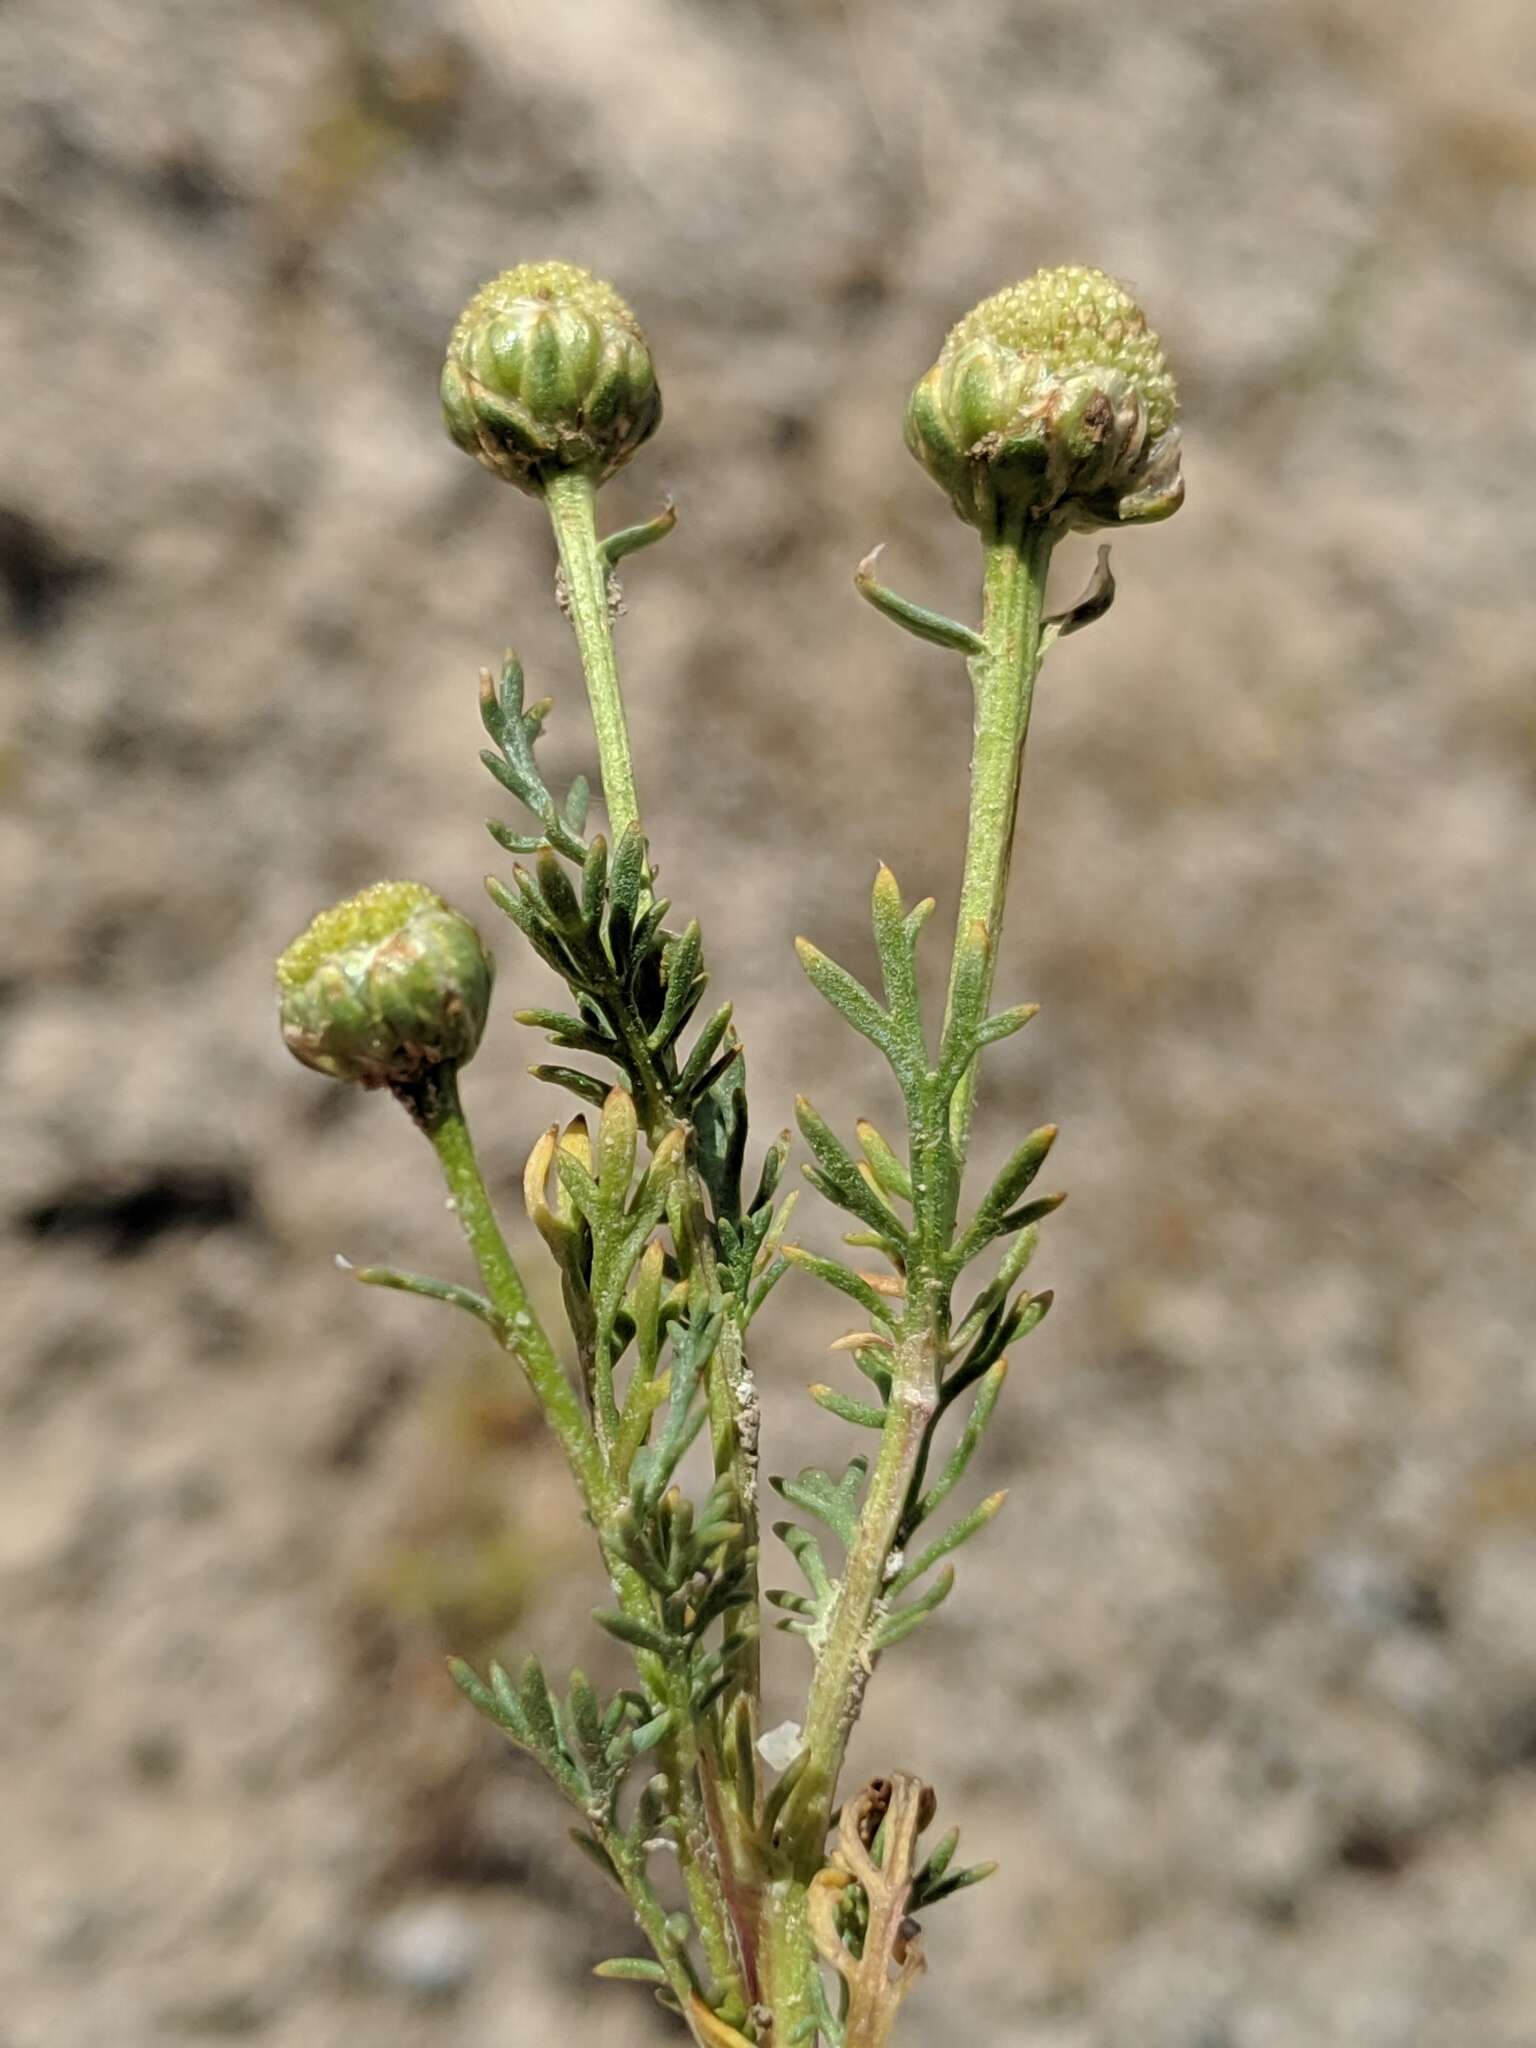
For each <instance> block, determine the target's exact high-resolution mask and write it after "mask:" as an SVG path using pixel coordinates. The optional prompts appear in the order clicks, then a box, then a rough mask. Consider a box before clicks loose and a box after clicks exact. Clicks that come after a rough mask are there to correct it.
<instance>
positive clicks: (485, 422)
mask: <svg viewBox="0 0 1536 2048" xmlns="http://www.w3.org/2000/svg"><path fill="white" fill-rule="evenodd" d="M442 397H443V418H444V420H445V421H446V422H447V426H448V432H449V433H450V434H451V435H452V437H453V439H454V440H455V441H456V442H457V443H458V445H459V447H461V448H462V449H464V451H465V452H466V453H467V454H469V455H473V456H474V458H475V460H476V461H477V462H482V463H484V465H485V467H486V468H487V469H489V470H492V471H493V472H494V473H495V474H496V475H497V476H499V477H504V478H505V479H506V481H507V482H508V483H513V484H516V485H517V486H518V487H519V488H520V489H521V490H525V491H532V492H540V491H542V490H543V489H544V488H545V486H546V484H547V483H548V482H549V480H550V478H551V477H553V476H555V475H558V474H559V473H560V472H561V471H564V470H578V471H581V472H583V473H584V474H586V475H587V476H589V477H591V478H592V480H593V481H594V482H596V483H601V482H602V480H603V479H604V478H605V477H609V476H612V474H613V472H614V471H615V470H616V469H618V468H619V467H620V466H621V465H622V464H623V463H625V462H627V461H628V460H629V458H630V456H631V455H633V454H634V452H635V450H636V449H637V448H638V447H639V446H640V444H641V442H642V441H644V440H645V439H646V437H647V436H648V435H650V434H652V433H654V432H655V429H656V425H657V423H658V421H659V420H660V418H661V393H660V391H659V390H658V389H657V385H656V372H655V369H654V367H653V366H652V363H651V354H650V350H649V349H648V348H647V347H646V343H645V336H644V335H643V334H642V333H641V331H640V326H639V323H638V322H637V320H636V319H635V316H634V314H633V313H632V312H631V311H630V310H629V307H628V306H627V305H626V304H625V303H624V301H623V300H622V299H621V298H620V297H619V295H618V293H617V292H616V291H615V290H614V289H613V287H612V285H609V284H604V283H603V281H602V279H601V278H596V277H593V276H592V274H591V272H590V271H586V270H581V269H578V268H577V267H576V265H574V264H571V263H523V264H520V265H519V266H518V267H517V269H515V270H507V271H503V272H502V274H501V276H500V277H497V278H493V279H492V280H491V282H490V283H489V284H487V285H483V286H482V287H481V289H480V290H479V291H478V292H476V294H475V296H474V297H473V298H472V299H471V300H470V302H469V304H468V305H467V306H466V307H465V308H464V311H463V312H462V313H461V314H460V316H459V321H458V325H457V326H456V327H455V328H454V330H453V337H452V339H451V340H450V341H449V344H448V360H447V362H446V363H445V364H444V365H443V381H442Z"/></svg>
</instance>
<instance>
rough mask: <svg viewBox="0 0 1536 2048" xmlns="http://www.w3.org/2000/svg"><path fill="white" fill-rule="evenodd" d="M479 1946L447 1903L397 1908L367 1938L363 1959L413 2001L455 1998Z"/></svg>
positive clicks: (472, 1929)
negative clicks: (365, 1956)
mask: <svg viewBox="0 0 1536 2048" xmlns="http://www.w3.org/2000/svg"><path fill="white" fill-rule="evenodd" d="M483 1946H484V1943H483V1941H482V1938H481V1935H480V1931H479V1929H478V1928H477V1927H476V1926H475V1925H474V1923H473V1922H472V1921H471V1920H470V1919H469V1917H468V1916H467V1915H466V1914H465V1913H463V1912H461V1911H460V1909H459V1908H458V1907H457V1906H455V1905H454V1904H453V1903H452V1902H451V1901H450V1900H447V1899H425V1900H417V1901H415V1902H413V1903H412V1904H409V1905H404V1906H397V1907H396V1908H395V1910H394V1911H393V1912H392V1913H387V1914H386V1915H385V1916H384V1918H383V1919H382V1920H380V1921H379V1922H378V1923H377V1924H376V1926H375V1927H374V1929H373V1931H372V1933H371V1934H370V1936H369V1938H368V1944H367V1950H366V1955H367V1961H368V1964H369V1967H370V1968H371V1969H372V1970H373V1971H374V1973H375V1974H376V1975H377V1976H378V1977H380V1978H382V1979H383V1980H384V1981H385V1982H386V1983H388V1984H393V1985H394V1986H396V1987H397V1988H398V1989H399V1990H401V1991H405V1992H409V1994H410V1995H411V1996H412V1997H413V1998H419V1999H422V2000H424V2001H430V2002H433V2003H435V2002H438V2001H446V2000H449V1999H454V1998H457V1997H458V1996H459V1995H460V1994H461V1993H462V1992H463V1990H464V1989H465V1987H466V1986H467V1985H468V1983H469V1980H470V1978H471V1977H472V1976H473V1975H474V1972H475V1966H476V1964H477V1963H478V1962H479V1960H480V1954H481V1950H482V1948H483Z"/></svg>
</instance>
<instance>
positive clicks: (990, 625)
mask: <svg viewBox="0 0 1536 2048" xmlns="http://www.w3.org/2000/svg"><path fill="white" fill-rule="evenodd" d="M1058 537H1059V533H1058V529H1057V528H1055V527H1053V526H1049V525H1045V524H1034V525H1028V526H1026V525H1025V524H1024V522H1023V520H1022V519H1021V518H1016V519H1014V520H1013V521H1011V522H1009V523H1007V524H1005V525H1004V526H1003V528H1002V529H1001V530H1000V532H999V533H998V535H997V538H996V539H995V540H991V541H989V542H988V543H987V556H986V576H985V582H984V585H983V589H984V609H983V614H982V626H981V634H982V638H983V639H984V640H985V641H986V643H987V644H986V652H985V653H984V654H978V655H976V656H975V657H974V659H973V660H972V661H971V663H970V670H971V686H972V689H973V690H974V692H975V698H976V739H975V747H974V751H973V753H972V756H971V813H970V824H969V828H968V830H967V834H966V845H965V877H964V880H963V882H962V883H961V888H960V915H959V920H958V923H957V927H956V933H955V939H956V944H955V960H954V966H953V967H952V968H951V970H950V980H949V1001H948V1005H947V1008H946V1011H945V1016H944V1029H945V1034H946V1036H947V1035H948V1034H949V1032H950V1031H951V1030H952V1029H953V1028H954V1027H955V1026H956V1025H960V1026H965V1025H975V1024H979V1023H980V1022H981V1019H982V1017H983V1016H984V1015H985V1014H986V1008H987V1004H988V1002H989V1000H990V998H991V994H992V980H993V975H994V972H995V969H996V962H997V948H998V941H999V939H1000V938H1001V936H1002V928H1003V906H1004V904H1005V902H1006V901H1007V896H1008V875H1009V869H1010V866H1011V863H1012V857H1013V835H1014V828H1015V826H1016V824H1017V822H1018V813H1019V781H1020V775H1021V772H1022V769H1023V764H1024V742H1025V739H1026V737H1027V736H1028V733H1029V713H1030V707H1031V705H1032V704H1033V702H1034V694H1035V677H1036V676H1037V674H1038V673H1039V669H1040V627H1041V622H1042V619H1043V617H1044V611H1045V578H1046V571H1047V569H1048V568H1049V566H1050V559H1051V550H1052V548H1053V547H1054V546H1055V544H1056V541H1057V539H1058ZM978 924H979V925H981V926H982V927H983V928H984V929H985V931H986V935H987V951H986V967H985V971H984V973H983V975H982V977H981V979H980V982H979V984H971V985H970V1002H971V1006H972V1008H973V1010H974V1014H973V1015H970V1016H967V1017H963V1018H962V1017H957V1015H956V1008H957V1003H958V1001H959V999H960V986H961V972H960V958H961V942H962V941H963V940H964V939H965V937H966V935H967V934H968V933H970V932H971V931H972V930H973V929H974V928H975V926H976V925H978ZM975 1104H976V1062H975V1061H974V1060H973V1061H972V1062H971V1064H970V1066H969V1067H968V1068H967V1069H966V1073H965V1076H964V1078H963V1079H962V1080H961V1083H960V1085H959V1087H958V1088H957V1089H956V1090H955V1095H954V1100H953V1102H952V1103H951V1105H950V1113H949V1123H950V1133H951V1136H952V1138H953V1140H954V1146H955V1155H956V1162H957V1167H963V1166H964V1164H965V1155H966V1148H967V1146H968V1144H969V1141H970V1133H971V1116H972V1113H973V1111H974V1109H975Z"/></svg>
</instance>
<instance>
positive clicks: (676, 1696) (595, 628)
mask: <svg viewBox="0 0 1536 2048" xmlns="http://www.w3.org/2000/svg"><path fill="white" fill-rule="evenodd" d="M544 498H545V504H546V506H547V507H548V511H549V519H550V524H551V526H552V527H553V529H554V535H555V544H556V546H557V548H558V549H559V554H560V570H561V577H562V580H563V583H564V587H565V601H566V605H567V608H568V610H569V614H570V620H571V625H572V627H573V629H574V631H575V634H576V644H577V647H578V648H579V650H580V654H581V667H582V673H583V675H584V677H585V679H586V686H587V701H588V704H589V705H590V707H591V712H592V726H593V731H594V733H595V735H596V738H597V751H598V762H599V766H600V769H601V773H602V783H603V801H604V804H605V806H606V808H607V812H608V823H609V829H610V832H611V834H612V837H613V839H614V841H615V842H617V841H618V840H619V839H620V838H621V837H622V835H623V834H624V832H625V831H627V830H628V829H629V827H631V826H635V827H637V828H638V827H639V825H640V798H639V792H638V790H637V788H636V784H635V769H634V757H633V753H632V750H631V746H630V738H629V724H628V721H627V719H626V717H625V713H624V699H623V695H622V693H621V691H620V688H619V672H618V662H617V660H616V658H615V654H614V647H613V624H612V618H611V616H610V612H609V605H608V570H609V558H608V557H607V555H605V553H604V551H603V548H602V545H601V543H600V542H599V540H598V537H597V491H596V486H595V484H594V483H593V481H592V479H591V478H590V477H589V476H585V475H583V474H581V473H580V472H579V471H574V470H571V471H566V472H564V473H562V474H560V475H558V476H556V477H554V478H552V479H551V480H550V482H549V483H548V484H547V485H546V486H545V492H544ZM635 1038H636V1049H637V1051H638V1052H639V1053H640V1054H641V1055H642V1065H641V1068H640V1072H641V1074H642V1076H643V1077H644V1078H645V1080H646V1082H647V1087H646V1089H645V1091H644V1092H645V1093H646V1094H647V1095H648V1096H649V1098H650V1099H649V1100H648V1101H647V1102H646V1103H644V1104H643V1105H642V1108H643V1110H644V1113H645V1121H646V1126H647V1136H648V1137H649V1138H650V1140H651V1143H652V1144H653V1145H654V1144H656V1143H657V1142H658V1140H659V1139H660V1138H661V1136H663V1135H664V1133H663V1131H662V1129H661V1128H660V1123H661V1120H662V1117H663V1116H664V1117H665V1119H666V1122H667V1124H668V1126H669V1127H670V1125H671V1123H672V1122H674V1121H675V1118H674V1116H673V1112H672V1109H671V1105H670V1104H669V1103H668V1102H667V1101H666V1099H665V1088H664V1085H663V1084H662V1083H661V1081H660V1079H659V1077H657V1078H656V1079H655V1081H654V1085H652V1081H651V1077H652V1071H653V1066H652V1062H651V1060H650V1058H649V1053H648V1049H647V1048H646V1047H645V1034H644V1030H643V1027H641V1026H640V1025H639V1021H638V1019H636V1020H635ZM687 1192H688V1208H689V1211H690V1224H691V1230H690V1235H692V1236H693V1237H694V1240H695V1248H696V1251H697V1255H698V1262H699V1266H700V1269H701V1270H700V1271H699V1273H698V1275H697V1279H698V1281H699V1283H700V1291H701V1293H703V1294H704V1295H707V1296H709V1297H711V1298H713V1297H714V1296H715V1295H717V1294H718V1292H719V1280H718V1276H717V1270H716V1260H715V1250H714V1242H713V1236H712V1231H711V1226H710V1224H709V1220H708V1215H707V1211H706V1207H705V1198H704V1188H703V1182H702V1180H701V1179H700V1176H699V1173H698V1170H697V1167H696V1166H694V1165H693V1164H692V1162H691V1160H690V1164H689V1168H688V1190H687ZM682 1249H683V1248H682V1247H679V1250H680V1251H681V1250H682ZM728 1327H730V1328H731V1329H732V1331H733V1334H734V1338H735V1343H734V1347H733V1346H731V1345H729V1344H726V1343H722V1344H721V1345H720V1346H718V1347H717V1350H716V1355H715V1356H714V1358H712V1359H711V1361H710V1365H709V1379H708V1393H709V1404H710V1416H711V1433H712V1435H713V1437H714V1441H715V1448H716V1467H717V1470H724V1469H726V1468H727V1467H729V1468H730V1469H732V1471H733V1473H734V1476H735V1479H736V1487H737V1493H738V1495H739V1497H740V1500H741V1504H742V1512H743V1515H744V1516H745V1517H746V1519H747V1521H748V1523H749V1525H751V1526H750V1527H749V1534H748V1541H749V1542H752V1543H755V1540H756V1539H755V1534H754V1533H753V1531H755V1507H756V1466H755V1460H754V1458H753V1455H752V1451H753V1446H752V1444H751V1443H750V1442H749V1441H748V1434H749V1432H748V1429H747V1428H746V1427H745V1426H744V1424H745V1423H746V1411H745V1410H744V1409H743V1407H742V1403H741V1397H740V1394H739V1390H738V1386H737V1384H736V1382H737V1380H738V1379H740V1380H742V1381H743V1382H744V1381H745V1366H744V1364H743V1363H740V1362H739V1354H740V1332H739V1330H738V1329H734V1326H728ZM618 1584H619V1581H618V1579H617V1578H616V1579H615V1585H616V1586H618ZM621 1598H625V1595H624V1594H623V1592H622V1591H621ZM646 1598H647V1600H648V1599H649V1596H648V1595H647V1596H646ZM752 1599H753V1605H754V1607H755V1604H756V1600H755V1581H754V1587H753V1595H752ZM647 1618H651V1617H650V1616H647ZM755 1656H756V1652H755V1648H754V1650H753V1651H752V1653H751V1657H752V1659H753V1662H752V1665H751V1670H752V1682H753V1686H754V1691H755V1682H756V1664H755ZM653 1682H656V1683H658V1684H659V1686H660V1689H661V1691H662V1696H663V1697H666V1698H668V1700H669V1704H671V1705H672V1706H673V1708H674V1717H675V1720H674V1733H673V1734H672V1735H670V1736H669V1737H668V1738H667V1742H666V1744H665V1745H664V1750H665V1752H668V1753H669V1755H668V1761H669V1765H670V1768H669V1776H671V1777H672V1779H673V1783H674V1788H675V1793H676V1797H677V1799H678V1804H679V1818H680V1819H681V1820H682V1822H683V1829H684V1843H683V1848H682V1864H683V1876H684V1882H685V1884H686V1886H687V1890H688V1897H689V1904H690V1905H691V1907H692V1908H693V1913H694V1918H695V1920H696V1921H697V1923H698V1926H699V1931H700V1935H701V1938H702V1940H703V1943H704V1948H705V1953H706V1956H707V1959H708V1961H709V1966H710V1969H711V1971H712V1972H713V1973H714V1976H715V1978H716V1979H717V1981H718V1983H719V1984H720V1986H721V1988H722V1990H723V1992H724V1993H725V1995H726V1996H727V1997H728V1998H730V1997H734V1998H735V1999H736V2000H737V2002H738V2003H740V2001H741V2000H742V1999H743V1998H744V1995H745V1987H744V1985H743V1984H742V1981H741V1974H740V1970H739V1967H738V1965H737V1961H736V1955H735V1940H734V1934H733V1930H732V1925H731V1916H730V1910H729V1905H728V1902H727V1900H726V1899H725V1896H724V1891H723V1871H724V1867H725V1866H726V1865H727V1864H728V1863H729V1864H730V1865H732V1866H733V1867H734V1863H735V1861H736V1859H737V1856H738V1852H739V1847H740V1845H739V1844H736V1843H733V1842H730V1841H716V1840H715V1838H714V1832H713V1830H712V1828H711V1826H710V1816H709V1814H708V1812H707V1811H706V1808H705V1805H704V1800H703V1793H702V1764H703V1760H702V1757H701V1753H700V1747H699V1731H698V1729H697V1728H696V1727H695V1726H694V1724H693V1720H692V1707H691V1703H690V1701H689V1700H688V1698H687V1695H686V1688H684V1690H683V1691H682V1692H678V1690H677V1688H676V1686H675V1685H672V1680H671V1677H670V1675H668V1677H667V1679H666V1680H665V1681H661V1680H660V1678H659V1676H658V1679H657V1680H656V1681H653ZM668 1685H672V1690H671V1691H670V1692H668V1691H667V1689H666V1688H667V1686H668ZM741 2011H742V2013H744V2012H745V2005H744V2004H741Z"/></svg>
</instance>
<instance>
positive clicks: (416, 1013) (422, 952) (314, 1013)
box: [277, 882, 495, 1088]
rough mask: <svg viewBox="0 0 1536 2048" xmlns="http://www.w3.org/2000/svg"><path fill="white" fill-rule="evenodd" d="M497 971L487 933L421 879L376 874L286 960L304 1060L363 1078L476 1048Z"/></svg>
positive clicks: (284, 1013)
mask: <svg viewBox="0 0 1536 2048" xmlns="http://www.w3.org/2000/svg"><path fill="white" fill-rule="evenodd" d="M494 972H495V969H494V965H493V962H492V960H491V956H490V955H489V953H487V952H486V950H485V948H484V946H483V945H482V944H481V943H480V934H479V933H478V932H477V931H476V930H475V928H474V926H473V925H472V924H471V923H470V922H469V919H468V918H467V917H461V916H460V915H459V913H458V911H456V910H453V909H450V908H449V906H448V905H447V904H446V903H445V902H444V901H443V899H442V897H441V896H438V895H436V894H434V892H433V891H432V890H431V889H428V888H426V887H425V886H424V885H423V884H422V883H420V882H375V883H374V884H373V885H372V886H371V887H370V888H367V889H364V890H362V891H361V892H360V893H359V894H358V895H356V896H349V897H348V898H347V900H346V901H345V902H344V903H338V904H335V905H334V906H333V907H332V908H331V909H330V910H322V911H321V913H320V915H319V916H318V917H317V918H316V919H315V921H314V923H313V924H312V925H311V926H310V927H309V929H308V931H306V932H303V933H301V934H300V936H299V937H298V938H296V939H295V940H294V942H293V944H292V945H291V946H290V947H289V948H288V950H287V952H286V953H284V954H283V955H282V957H281V959H279V961H278V963H277V999H278V1018H279V1022H280V1024H281V1027H282V1033H283V1039H284V1042H285V1043H286V1044H287V1047H288V1050H289V1051H290V1052H291V1053H292V1054H293V1056H294V1058H295V1059H298V1060H302V1061H303V1062H304V1064H305V1066H306V1067H313V1068H315V1070H316V1071H317V1072H318V1073H321V1074H329V1075H330V1076H331V1077H332V1078H333V1079H334V1080H337V1081H360V1082H361V1083H362V1084H363V1086H364V1087H365V1088H383V1087H394V1088H402V1087H408V1086H410V1085H411V1084H412V1083H413V1082H415V1081H419V1080H420V1079H421V1077H422V1076H423V1075H424V1074H425V1073H427V1072H428V1071H429V1070H430V1069H431V1068H433V1067H435V1066H437V1065H438V1064H439V1062H441V1061H443V1060H452V1061H454V1062H455V1063H456V1064H460V1065H462V1063H463V1062H464V1061H465V1060H467V1059H470V1058H472V1057H473V1055H474V1051H475V1048H476V1046H478V1045H479V1043H480V1034H481V1033H482V1031H484V1029H485V1019H486V1012H487V1011H488V1009H489V1008H490V1001H491V981H492V978H493V975H494Z"/></svg>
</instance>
